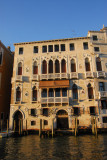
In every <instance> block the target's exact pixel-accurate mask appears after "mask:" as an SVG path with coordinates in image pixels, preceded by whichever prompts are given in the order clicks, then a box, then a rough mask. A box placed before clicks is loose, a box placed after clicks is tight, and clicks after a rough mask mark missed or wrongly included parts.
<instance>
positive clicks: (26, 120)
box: [26, 120, 28, 134]
mask: <svg viewBox="0 0 107 160" xmlns="http://www.w3.org/2000/svg"><path fill="white" fill-rule="evenodd" d="M26 134H28V132H27V120H26Z"/></svg>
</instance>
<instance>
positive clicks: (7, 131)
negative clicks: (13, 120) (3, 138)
mask: <svg viewBox="0 0 107 160" xmlns="http://www.w3.org/2000/svg"><path fill="white" fill-rule="evenodd" d="M8 132H9V124H8V119H7V136H8Z"/></svg>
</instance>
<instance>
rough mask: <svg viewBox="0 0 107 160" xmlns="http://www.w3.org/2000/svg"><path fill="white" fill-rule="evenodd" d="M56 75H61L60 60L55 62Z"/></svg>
mask: <svg viewBox="0 0 107 160" xmlns="http://www.w3.org/2000/svg"><path fill="white" fill-rule="evenodd" d="M55 73H60V65H59V61H58V60H56V61H55Z"/></svg>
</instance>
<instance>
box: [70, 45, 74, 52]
mask: <svg viewBox="0 0 107 160" xmlns="http://www.w3.org/2000/svg"><path fill="white" fill-rule="evenodd" d="M73 50H75V48H74V43H71V44H70V51H73Z"/></svg>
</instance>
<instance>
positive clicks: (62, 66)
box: [61, 59, 66, 73]
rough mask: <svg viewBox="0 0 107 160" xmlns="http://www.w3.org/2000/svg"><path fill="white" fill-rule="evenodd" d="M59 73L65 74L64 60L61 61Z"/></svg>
mask: <svg viewBox="0 0 107 160" xmlns="http://www.w3.org/2000/svg"><path fill="white" fill-rule="evenodd" d="M61 72H62V73H66V61H65V60H64V59H63V60H62V61H61Z"/></svg>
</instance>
